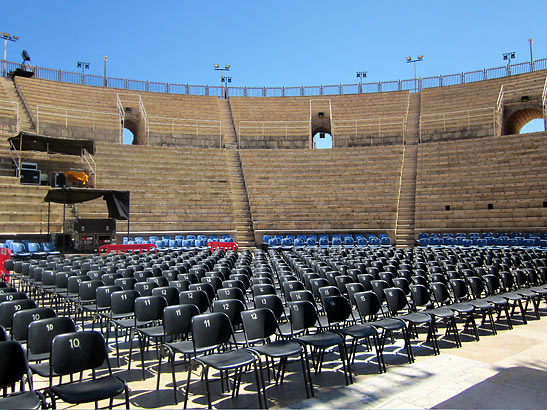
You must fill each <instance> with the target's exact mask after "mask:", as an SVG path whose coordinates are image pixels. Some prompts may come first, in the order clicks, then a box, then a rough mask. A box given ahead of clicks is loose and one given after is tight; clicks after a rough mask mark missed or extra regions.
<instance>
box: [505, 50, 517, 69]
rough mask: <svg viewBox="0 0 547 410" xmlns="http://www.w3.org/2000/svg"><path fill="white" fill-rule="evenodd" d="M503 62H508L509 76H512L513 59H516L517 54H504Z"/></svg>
mask: <svg viewBox="0 0 547 410" xmlns="http://www.w3.org/2000/svg"><path fill="white" fill-rule="evenodd" d="M502 55H503V61H507V74H509V75H511V59H514V58H515V55H516V53H515V52H514V51H511V52H509V53H503V54H502Z"/></svg>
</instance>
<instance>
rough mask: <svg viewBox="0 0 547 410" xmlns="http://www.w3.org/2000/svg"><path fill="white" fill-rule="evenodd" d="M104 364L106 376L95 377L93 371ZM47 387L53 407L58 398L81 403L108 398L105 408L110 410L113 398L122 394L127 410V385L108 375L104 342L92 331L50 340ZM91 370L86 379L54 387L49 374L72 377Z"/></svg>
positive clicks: (96, 405)
mask: <svg viewBox="0 0 547 410" xmlns="http://www.w3.org/2000/svg"><path fill="white" fill-rule="evenodd" d="M105 363H106V367H107V371H108V374H107V375H106V376H102V377H100V378H97V377H96V371H97V370H98V369H99V368H101V367H102V366H103V365H104V364H105ZM50 366H51V371H50V386H49V387H48V388H47V389H46V395H47V396H48V397H50V398H51V404H52V407H53V408H56V401H57V399H60V400H62V401H64V402H65V403H71V404H81V403H90V402H95V408H98V407H99V406H98V402H99V400H105V399H110V401H109V405H108V407H109V408H112V407H113V404H114V403H113V401H114V397H115V396H118V395H120V394H122V393H124V396H125V407H126V408H127V409H128V408H129V391H128V388H127V384H126V383H125V381H124V380H122V379H121V378H119V377H118V376H114V375H113V374H112V369H111V367H110V362H109V360H108V353H107V350H106V343H105V340H104V338H103V335H102V334H101V333H100V332H97V331H94V330H88V331H82V332H74V333H65V334H61V335H58V336H56V337H55V338H54V339H53V344H52V347H51V360H50ZM86 370H91V377H90V378H89V379H85V380H82V379H80V381H78V382H69V383H63V384H58V385H53V384H52V377H53V376H52V375H53V374H57V375H73V374H76V373H81V372H84V371H86Z"/></svg>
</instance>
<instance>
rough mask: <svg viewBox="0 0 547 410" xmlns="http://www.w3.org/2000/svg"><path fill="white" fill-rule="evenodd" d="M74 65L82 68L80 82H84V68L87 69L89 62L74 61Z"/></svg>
mask: <svg viewBox="0 0 547 410" xmlns="http://www.w3.org/2000/svg"><path fill="white" fill-rule="evenodd" d="M76 67H77V68H81V69H82V84H85V74H84V70H89V63H86V62H85V61H78V62H77V63H76Z"/></svg>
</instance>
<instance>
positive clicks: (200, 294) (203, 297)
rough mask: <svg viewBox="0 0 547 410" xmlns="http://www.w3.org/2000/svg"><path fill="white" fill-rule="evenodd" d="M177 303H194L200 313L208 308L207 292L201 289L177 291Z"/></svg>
mask: <svg viewBox="0 0 547 410" xmlns="http://www.w3.org/2000/svg"><path fill="white" fill-rule="evenodd" d="M179 303H180V304H181V305H185V304H192V305H196V306H197V307H198V309H199V311H200V313H203V312H205V311H206V310H207V309H209V306H210V304H211V303H210V302H209V297H208V296H207V293H205V291H203V290H199V289H195V290H185V291H182V292H180V293H179Z"/></svg>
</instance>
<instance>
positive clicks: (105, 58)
mask: <svg viewBox="0 0 547 410" xmlns="http://www.w3.org/2000/svg"><path fill="white" fill-rule="evenodd" d="M107 60H108V57H107V56H104V80H103V86H104V87H107V86H108V83H107V82H106V62H107Z"/></svg>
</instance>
